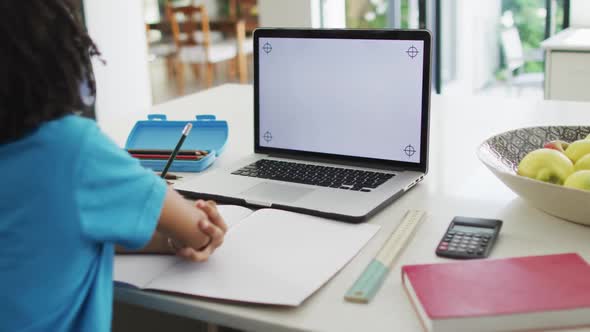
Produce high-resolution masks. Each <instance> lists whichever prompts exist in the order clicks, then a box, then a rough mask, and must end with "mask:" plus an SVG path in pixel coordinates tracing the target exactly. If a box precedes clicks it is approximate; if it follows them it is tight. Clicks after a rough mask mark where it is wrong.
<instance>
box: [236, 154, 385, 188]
mask: <svg viewBox="0 0 590 332" xmlns="http://www.w3.org/2000/svg"><path fill="white" fill-rule="evenodd" d="M232 174H234V175H241V176H251V177H255V178H261V179H270V180H277V181H286V182H294V183H301V184H309V185H313V186H321V187H330V188H338V189H344V190H354V191H361V192H370V191H371V190H372V189H375V188H377V187H379V186H380V185H382V184H383V183H385V182H386V181H387V180H389V179H391V178H393V177H394V176H395V174H390V173H380V172H371V171H362V170H356V169H348V168H340V167H331V166H319V165H311V164H303V163H295V162H288V161H279V160H269V159H261V160H258V161H257V162H255V163H253V164H250V165H248V166H246V167H243V168H241V169H239V170H237V171H235V172H233V173H232Z"/></svg>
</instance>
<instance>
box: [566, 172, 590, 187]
mask: <svg viewBox="0 0 590 332" xmlns="http://www.w3.org/2000/svg"><path fill="white" fill-rule="evenodd" d="M563 185H564V186H565V187H568V188H576V189H582V190H588V191H590V171H589V170H583V171H577V172H575V173H573V174H572V175H570V176H569V177H568V178H567V180H565V183H564V184H563Z"/></svg>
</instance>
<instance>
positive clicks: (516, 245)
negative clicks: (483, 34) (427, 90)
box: [115, 85, 590, 331]
mask: <svg viewBox="0 0 590 332" xmlns="http://www.w3.org/2000/svg"><path fill="white" fill-rule="evenodd" d="M252 109H253V102H252V87H251V86H240V85H226V86H222V87H219V88H216V89H212V90H208V91H206V92H202V93H198V94H195V95H192V96H189V97H185V98H182V99H178V100H175V101H172V102H169V103H166V104H162V105H160V106H158V107H156V108H155V109H154V112H156V113H165V114H168V115H169V117H170V118H172V119H189V118H192V117H193V116H194V114H195V113H210V114H215V115H217V116H218V117H219V118H220V119H226V120H228V121H229V125H230V137H229V142H228V146H227V150H226V152H225V153H224V154H223V155H222V156H221V158H220V159H219V160H218V162H217V164H216V165H214V167H219V166H221V165H222V164H227V163H230V162H233V161H235V160H236V159H238V158H240V157H241V156H244V155H245V154H247V153H250V152H252V151H253V148H252V146H253V144H252V140H253V126H252V123H253V110H252ZM548 124H564V125H579V124H590V103H576V102H555V101H531V100H517V99H511V100H508V99H496V98H486V97H465V98H456V97H453V98H446V97H440V96H433V101H432V117H431V128H432V129H431V149H430V151H431V152H430V172H429V174H428V175H427V177H426V178H425V181H424V182H423V183H421V184H419V185H418V186H416V187H415V188H414V189H413V190H411V191H410V192H409V193H407V194H406V195H404V196H403V197H402V198H400V199H399V200H398V201H396V202H395V203H393V204H392V205H390V206H389V207H387V208H386V209H385V210H384V211H383V212H381V213H379V214H378V215H377V216H375V217H374V218H372V219H371V220H370V222H371V223H376V224H380V225H381V226H382V229H381V231H380V232H379V233H378V234H377V236H376V237H375V238H374V239H373V240H372V241H371V242H369V244H368V245H367V246H366V247H365V248H364V249H363V250H362V251H361V252H360V254H359V255H358V256H357V257H356V258H355V259H354V260H353V261H352V262H351V263H350V264H348V265H347V266H346V267H345V268H344V269H343V270H342V271H341V272H340V273H338V274H337V275H336V276H335V277H334V278H333V279H332V280H330V281H329V282H328V283H327V284H326V285H325V286H324V287H322V288H321V289H320V290H319V291H318V292H316V293H315V294H314V295H312V296H311V297H310V298H309V299H307V300H306V301H305V302H304V304H303V305H301V306H300V307H297V308H283V307H271V306H252V305H243V304H228V303H221V302H215V301H210V300H203V299H198V298H194V297H185V296H182V297H180V296H173V295H165V294H159V293H156V292H147V291H138V290H129V289H120V288H117V289H116V290H115V297H116V299H117V300H119V301H123V302H126V303H130V304H135V305H139V306H142V307H146V308H152V309H156V310H159V311H164V312H169V313H174V314H176V315H180V316H185V317H189V318H193V319H198V320H204V321H208V322H212V323H216V324H220V325H225V326H230V327H235V328H240V329H245V330H256V331H298V330H314V331H317V330H319V331H366V330H370V331H420V330H421V328H420V325H419V323H418V319H417V318H416V315H415V313H414V312H413V310H412V308H411V306H410V302H409V301H408V299H407V298H406V295H405V293H404V291H403V289H402V285H401V278H400V267H401V266H402V265H403V264H414V263H431V262H442V261H445V260H443V259H439V258H437V257H436V256H435V255H434V250H435V246H436V244H437V243H438V241H439V240H440V238H441V236H442V234H443V233H444V231H445V229H446V227H447V226H448V224H449V222H450V220H451V219H452V218H453V216H456V215H464V216H477V217H489V218H499V219H502V220H504V226H503V229H502V232H501V235H500V238H499V240H498V242H497V244H496V247H495V248H494V250H493V252H492V257H494V258H499V257H511V256H520V255H538V254H551V253H564V252H578V253H580V254H581V255H582V256H583V257H584V258H585V259H586V260H588V261H590V251H589V250H588V249H589V248H590V246H589V243H590V227H584V226H580V225H577V224H573V223H569V222H565V221H561V220H559V219H557V218H555V217H551V216H549V215H547V214H545V213H543V212H541V211H539V210H536V209H534V208H531V207H529V206H527V204H526V203H525V202H524V201H523V200H521V199H520V198H518V197H517V196H516V195H515V194H514V193H512V192H511V191H510V190H509V189H508V188H507V187H505V186H504V185H503V184H502V183H501V182H500V181H499V180H497V179H496V178H495V177H494V176H493V175H492V174H491V173H490V172H489V171H488V170H487V169H486V168H485V167H484V166H483V164H482V163H481V162H480V161H479V160H478V159H477V157H476V154H475V152H476V148H477V146H478V144H479V143H480V142H482V141H483V140H484V139H485V138H487V137H489V136H491V135H493V134H495V133H499V132H503V131H506V130H509V129H513V128H517V127H523V126H533V125H548ZM129 126H130V124H129V123H127V124H124V125H123V124H122V125H121V127H120V128H119V130H121V132H120V133H121V134H122V135H121V136H122V137H123V136H125V135H126V132H125V131H124V130H129V129H130V127H129ZM408 209H423V210H426V211H428V213H429V218H428V220H427V221H426V222H425V223H424V224H422V226H421V227H420V228H419V229H418V232H417V233H416V236H415V238H414V239H413V241H412V242H411V243H410V245H409V247H408V248H407V249H406V251H405V253H404V254H403V255H402V256H401V257H400V259H399V261H398V263H397V264H396V266H395V268H394V270H393V271H392V272H391V274H390V275H389V277H388V278H387V280H386V281H385V283H384V285H383V287H382V288H381V290H380V291H379V293H378V294H377V296H376V297H375V299H374V300H373V301H372V302H371V303H370V304H369V305H360V304H352V303H348V302H345V301H344V300H343V295H344V293H345V291H346V290H347V289H348V288H349V286H350V285H351V284H352V283H353V281H354V280H355V279H356V278H357V277H358V276H359V274H360V273H361V271H362V270H363V269H364V267H365V266H366V265H367V264H368V262H369V261H370V260H371V258H372V257H373V256H374V255H375V254H376V252H377V251H378V250H379V248H380V247H381V245H382V244H383V243H384V241H385V240H386V237H387V236H388V234H389V233H390V232H391V231H392V230H393V229H394V227H395V226H396V225H397V223H398V221H399V220H400V217H401V216H402V215H403V214H404V212H405V211H406V210H408Z"/></svg>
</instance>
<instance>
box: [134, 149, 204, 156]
mask: <svg viewBox="0 0 590 332" xmlns="http://www.w3.org/2000/svg"><path fill="white" fill-rule="evenodd" d="M172 151H173V150H148V149H127V152H128V153H129V154H132V155H142V154H165V155H168V156H169V155H171V154H172ZM208 154H209V152H207V151H204V150H180V151H178V155H179V156H195V155H196V156H206V155H208Z"/></svg>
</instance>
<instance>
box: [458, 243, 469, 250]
mask: <svg viewBox="0 0 590 332" xmlns="http://www.w3.org/2000/svg"><path fill="white" fill-rule="evenodd" d="M459 248H463V249H464V248H467V246H466V245H464V244H462V243H461V244H460V245H459Z"/></svg>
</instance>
